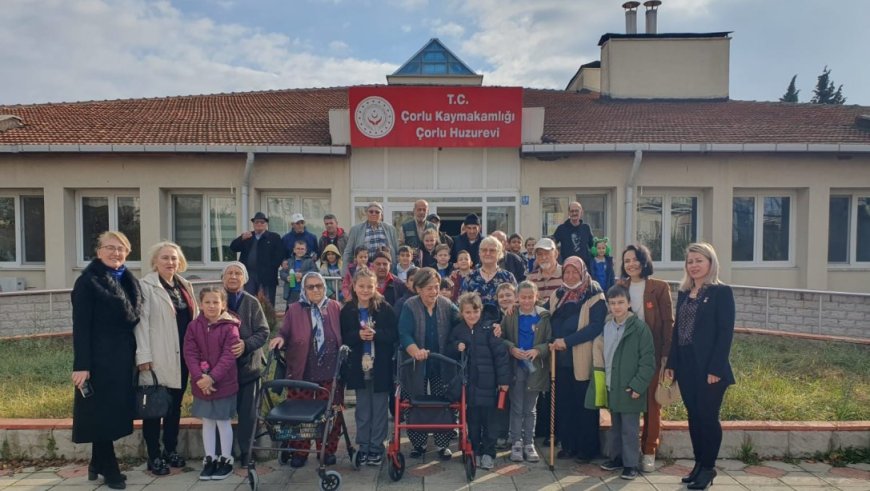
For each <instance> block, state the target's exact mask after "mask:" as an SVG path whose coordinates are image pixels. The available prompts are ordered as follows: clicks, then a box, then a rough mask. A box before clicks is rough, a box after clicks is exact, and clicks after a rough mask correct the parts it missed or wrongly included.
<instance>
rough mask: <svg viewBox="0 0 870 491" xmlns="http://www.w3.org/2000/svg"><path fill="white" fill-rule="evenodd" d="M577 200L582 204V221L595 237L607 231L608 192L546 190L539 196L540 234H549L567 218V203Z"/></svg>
mask: <svg viewBox="0 0 870 491" xmlns="http://www.w3.org/2000/svg"><path fill="white" fill-rule="evenodd" d="M571 201H577V202H578V203H580V204H581V205H582V206H583V222H584V223H586V224H588V225H589V227H590V228H592V234H593V235H595V236H596V237H606V236H607V233H608V222H607V220H608V216H609V215H608V210H609V209H608V193H607V192H601V191H595V190H590V191H583V192H546V193H543V194H542V196H541V235H542V236H550V235H553V234H554V233H555V232H556V227H558V226H559V225H561V224H562V223H563V222H564V221H565V220H567V219H568V204H569V203H570V202H571Z"/></svg>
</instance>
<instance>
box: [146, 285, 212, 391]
mask: <svg viewBox="0 0 870 491" xmlns="http://www.w3.org/2000/svg"><path fill="white" fill-rule="evenodd" d="M175 281H176V282H177V283H178V284H180V285H181V292H182V294H183V295H184V299H185V301H186V302H187V305H189V306H190V307H191V315H190V318H191V319H196V316H197V315H199V309H198V308H197V306H196V301H195V300H194V299H195V298H196V297H194V295H193V287H191V286H190V283H189V282H188V281H187V280H185V279H184V278H182V277H180V276H178V275H176V276H175ZM139 288H140V289H141V290H142V317H141V318H140V319H139V324H138V325H137V326H136V329H135V331H134V333H135V335H136V365H142V364H143V363H151V370H152V371H154V375H156V376H157V380H158V381H159V382H160V385H163V386H166V387H170V388H172V389H180V388H181V384H182V380H181V364H182V363H184V360H183V359H182V356H183V355H182V349H181V341H182V340H183V339H184V338H183V337H182V338H181V339H179V332H178V322H176V319H175V307H174V306H173V304H172V300H171V299H170V298H169V293H167V292H166V289H165V288H163V284H161V283H160V275H159V274H157V272H156V271H155V272H151V273H148V274H147V275H145V277H144V278H142V279H141V280H139ZM185 327H186V326H185ZM146 383H147V384H149V385H150V384H151V383H152V382H151V375H150V374H148V373H147V372H145V373H142V374H140V375H139V384H140V385H143V384H146Z"/></svg>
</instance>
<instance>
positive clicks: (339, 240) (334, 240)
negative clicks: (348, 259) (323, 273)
mask: <svg viewBox="0 0 870 491" xmlns="http://www.w3.org/2000/svg"><path fill="white" fill-rule="evenodd" d="M328 245H334V246H335V248H336V249H337V250H338V257H339V260H340V259H341V254H342V253H343V252H344V248H345V247H346V246H347V234H345V233H344V229H343V228H341V227H339V228H338V230H337V231H336V232H335V237H330V236H329V233H327V232H326V231H324V232H323V233H322V234H321V235H320V240H318V241H317V250H318V251H320V256H321V258H322V257H323V253H324V252H326V246H328Z"/></svg>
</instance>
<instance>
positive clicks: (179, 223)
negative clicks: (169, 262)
mask: <svg viewBox="0 0 870 491" xmlns="http://www.w3.org/2000/svg"><path fill="white" fill-rule="evenodd" d="M172 205H173V206H172V211H173V213H174V214H175V215H174V220H173V224H174V230H173V232H174V233H173V239H174V240H175V243H176V244H178V245H179V246H181V250H182V251H184V256H185V257H186V258H187V260H188V261H189V262H201V261H202V196H200V195H193V196H183V195H176V196H173V197H172Z"/></svg>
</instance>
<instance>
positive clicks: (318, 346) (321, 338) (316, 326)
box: [299, 271, 329, 357]
mask: <svg viewBox="0 0 870 491" xmlns="http://www.w3.org/2000/svg"><path fill="white" fill-rule="evenodd" d="M309 277H315V278H318V279H319V280H320V282H321V283H323V285H324V286H325V285H326V282H325V281H324V280H323V276H322V275H321V274H320V273H315V272H313V271H312V272H310V273H305V276H303V277H302V285H303V288H301V289H300V293H299V303H301V304H303V305H306V306H308V307H309V312H311V341H312V344H313V346H314V350H315V352H316V353H317V356H318V357H321V356H323V354H324V346H325V344H326V337H325V334H324V332H323V312H322V311H323V310H324V309H325V308H326V304H327V303H328V302H329V297H327V296H326V292H323V293H324V295H323V299H322V300H320V303H318V304H314V303H312V302H311V300H308V290H306V289H305V288H304V285H305V282H306V281H307V280H308V278H309Z"/></svg>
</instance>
